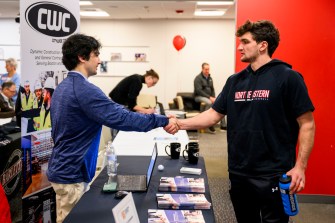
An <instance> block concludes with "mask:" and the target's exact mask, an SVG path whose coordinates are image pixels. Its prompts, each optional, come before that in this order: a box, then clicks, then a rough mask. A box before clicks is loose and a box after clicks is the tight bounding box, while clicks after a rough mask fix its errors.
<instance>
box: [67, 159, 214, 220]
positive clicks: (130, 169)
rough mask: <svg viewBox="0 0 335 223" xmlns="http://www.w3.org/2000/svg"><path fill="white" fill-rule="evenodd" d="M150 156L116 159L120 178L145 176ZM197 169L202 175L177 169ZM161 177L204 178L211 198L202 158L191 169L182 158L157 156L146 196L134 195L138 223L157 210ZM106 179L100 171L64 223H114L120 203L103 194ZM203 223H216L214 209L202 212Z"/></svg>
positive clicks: (141, 194) (142, 193)
mask: <svg viewBox="0 0 335 223" xmlns="http://www.w3.org/2000/svg"><path fill="white" fill-rule="evenodd" d="M149 160H150V157H149V156H119V158H118V161H119V163H120V166H119V171H118V173H119V174H130V173H132V174H145V173H146V170H147V168H148V164H149ZM159 164H162V165H164V167H165V168H164V170H163V171H158V169H157V166H158V165H159ZM182 166H185V167H196V168H201V169H202V174H201V175H200V176H198V175H189V174H180V173H179V169H180V168H181V167H182ZM162 176H171V177H173V176H185V177H203V178H204V179H205V182H206V184H205V187H206V193H205V196H206V198H207V200H208V201H209V202H211V203H212V201H211V196H210V192H209V187H208V183H207V182H208V179H207V173H206V168H205V162H204V159H203V157H200V158H199V162H198V164H197V165H191V164H189V163H188V162H186V161H185V160H184V159H183V158H182V157H180V159H179V160H177V159H176V160H172V159H170V158H169V157H167V156H158V158H157V160H156V164H155V169H154V172H153V174H152V179H151V182H150V185H149V189H148V191H147V192H141V193H133V197H134V201H135V205H136V208H137V212H138V216H139V219H140V222H148V220H147V219H148V217H147V215H148V214H147V212H148V209H157V201H156V193H159V191H158V186H159V179H160V177H162ZM107 179H108V176H107V173H106V168H105V169H104V170H103V171H101V173H100V175H99V176H98V177H97V178H96V180H95V181H94V182H93V184H92V185H91V189H90V190H89V191H88V192H86V193H85V194H84V195H83V197H82V198H81V199H80V201H79V202H78V203H77V205H76V206H75V207H74V208H73V209H72V211H71V212H70V214H69V215H68V216H67V217H66V219H65V221H64V223H66V222H68V223H76V222H78V223H79V222H80V223H90V222H92V223H96V222H99V223H113V222H115V221H114V217H113V213H112V209H113V207H114V206H115V205H116V204H118V202H119V201H120V200H117V199H115V198H114V193H103V192H102V188H103V185H104V183H105V182H106V181H107ZM202 213H203V215H204V218H205V221H206V222H209V223H212V222H215V218H214V213H213V207H211V209H210V210H202Z"/></svg>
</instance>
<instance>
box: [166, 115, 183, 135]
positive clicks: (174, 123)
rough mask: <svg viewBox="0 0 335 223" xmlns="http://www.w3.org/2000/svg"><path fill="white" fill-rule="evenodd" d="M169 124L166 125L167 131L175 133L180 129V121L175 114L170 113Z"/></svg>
mask: <svg viewBox="0 0 335 223" xmlns="http://www.w3.org/2000/svg"><path fill="white" fill-rule="evenodd" d="M168 118H169V124H167V125H166V126H165V127H164V130H165V131H166V132H167V133H170V134H175V133H177V132H178V130H180V121H179V120H178V119H177V118H176V117H175V116H173V115H168Z"/></svg>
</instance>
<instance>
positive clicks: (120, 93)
mask: <svg viewBox="0 0 335 223" xmlns="http://www.w3.org/2000/svg"><path fill="white" fill-rule="evenodd" d="M158 80H159V76H158V74H157V73H156V72H155V71H154V70H153V69H151V70H148V71H147V72H146V73H145V74H144V75H139V74H133V75H131V76H128V77H126V78H124V79H123V80H122V81H121V82H120V83H118V84H117V85H116V86H115V87H114V89H113V90H112V91H111V92H110V93H109V97H110V98H111V99H112V100H113V101H114V102H116V103H118V104H121V105H125V106H127V108H128V109H129V110H131V111H136V112H139V113H143V114H153V113H155V109H154V108H143V107H141V106H139V105H137V103H136V99H137V96H138V95H139V94H140V91H141V89H142V86H143V84H146V85H147V86H148V88H150V87H153V86H155V85H156V84H157V82H158Z"/></svg>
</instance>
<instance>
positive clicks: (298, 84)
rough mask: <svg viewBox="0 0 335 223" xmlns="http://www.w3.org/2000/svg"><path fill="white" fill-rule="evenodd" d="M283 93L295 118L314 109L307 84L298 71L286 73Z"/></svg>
mask: <svg viewBox="0 0 335 223" xmlns="http://www.w3.org/2000/svg"><path fill="white" fill-rule="evenodd" d="M284 94H285V95H284V96H285V98H287V99H288V103H289V104H288V106H290V107H291V109H292V111H293V114H294V116H295V117H296V118H298V117H299V116H300V115H302V114H304V113H306V112H308V111H312V112H313V111H314V109H315V108H314V106H313V103H312V100H311V99H310V97H309V95H308V90H307V86H306V84H305V82H304V79H303V77H302V75H301V74H299V73H298V72H295V71H293V70H292V71H291V72H290V74H289V75H288V78H287V81H286V89H285V91H284Z"/></svg>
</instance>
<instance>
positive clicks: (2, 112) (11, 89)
mask: <svg viewBox="0 0 335 223" xmlns="http://www.w3.org/2000/svg"><path fill="white" fill-rule="evenodd" d="M14 95H16V86H15V83H14V82H12V81H8V82H4V83H3V84H2V90H1V92H0V118H11V117H14V116H15V104H14V101H13V99H12V98H13V97H14Z"/></svg>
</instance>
